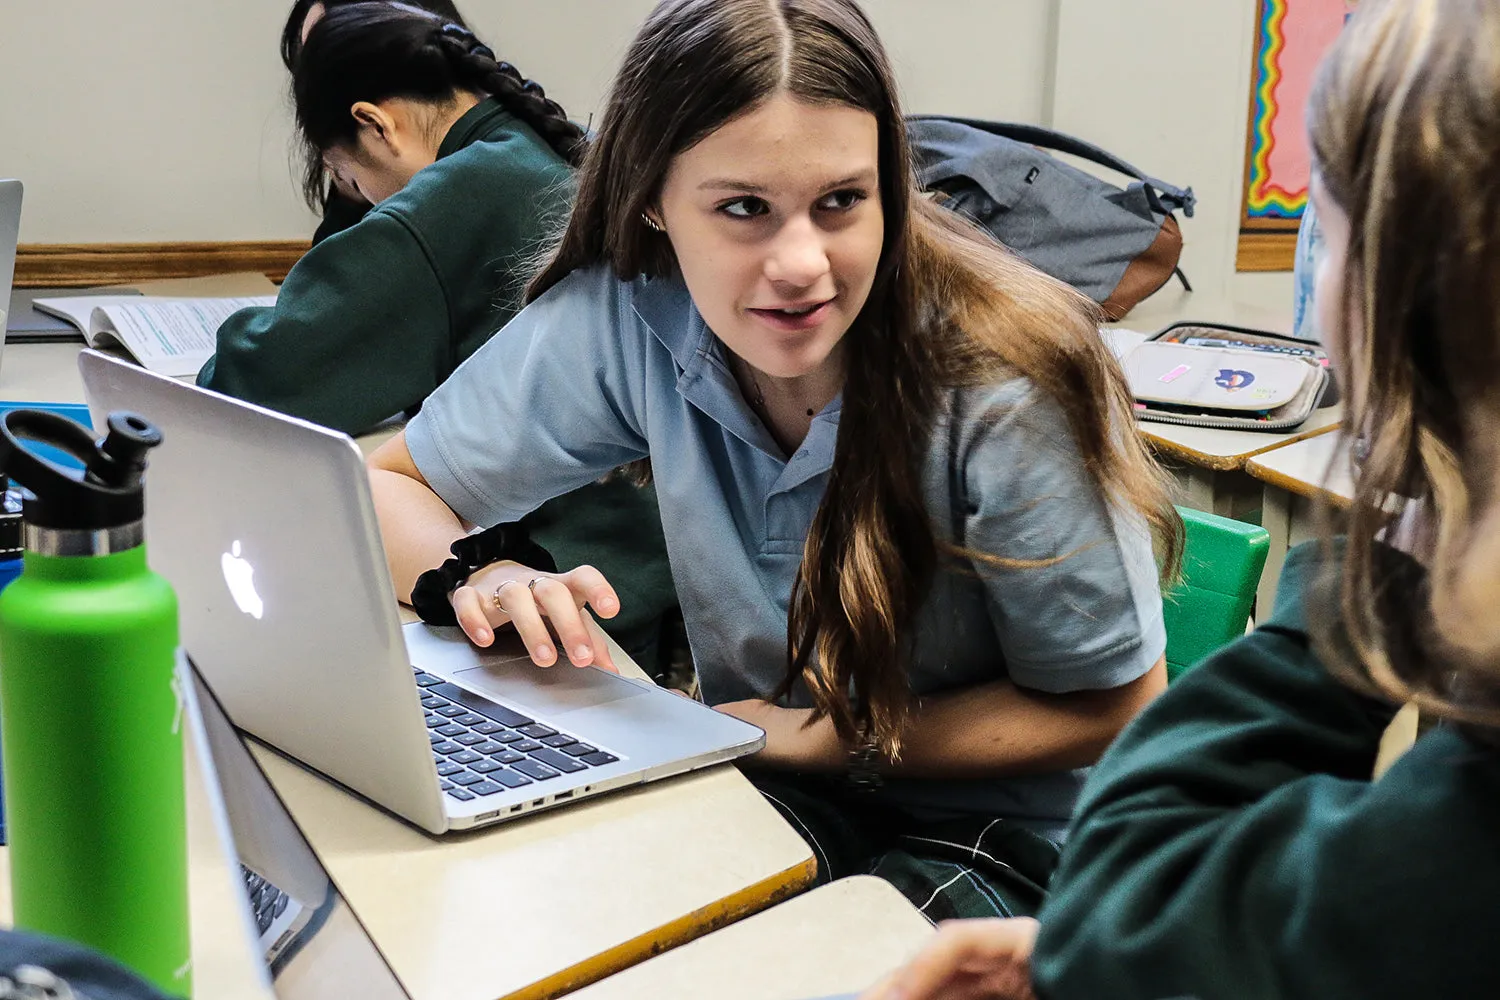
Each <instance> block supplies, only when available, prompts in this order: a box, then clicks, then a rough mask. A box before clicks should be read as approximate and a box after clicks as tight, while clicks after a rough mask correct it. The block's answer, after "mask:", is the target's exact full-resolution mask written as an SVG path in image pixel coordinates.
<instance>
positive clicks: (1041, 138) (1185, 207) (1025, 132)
mask: <svg viewBox="0 0 1500 1000" xmlns="http://www.w3.org/2000/svg"><path fill="white" fill-rule="evenodd" d="M906 119H907V121H944V122H955V123H957V124H959V125H967V126H969V127H970V128H975V129H978V130H979V131H981V132H988V133H989V134H991V135H998V136H1000V137H1001V138H1002V139H1010V140H1012V141H1014V142H1024V143H1027V144H1028V145H1032V146H1040V147H1042V148H1044V149H1051V150H1056V151H1057V152H1059V153H1067V154H1069V155H1071V156H1077V157H1081V158H1082V159H1085V160H1088V161H1089V162H1090V163H1097V164H1098V165H1099V166H1101V167H1107V168H1109V169H1110V170H1114V171H1116V172H1118V173H1122V174H1124V175H1126V176H1127V177H1134V178H1135V179H1136V180H1138V181H1141V182H1143V183H1145V184H1146V185H1148V186H1149V187H1151V188H1154V189H1155V192H1156V195H1157V197H1158V198H1159V199H1160V201H1161V203H1162V205H1163V206H1164V207H1165V208H1166V209H1167V211H1170V212H1175V211H1177V210H1178V209H1181V210H1182V214H1183V215H1185V216H1187V217H1188V218H1189V219H1191V218H1192V217H1193V208H1194V206H1196V205H1197V204H1198V196H1197V195H1195V194H1193V189H1192V188H1191V187H1188V188H1180V187H1177V186H1176V185H1175V184H1168V183H1166V182H1165V181H1159V180H1157V179H1156V178H1154V177H1151V176H1148V175H1147V174H1145V173H1143V172H1142V171H1141V170H1139V169H1138V168H1136V167H1134V166H1132V165H1131V164H1129V163H1126V162H1125V161H1124V160H1122V159H1120V158H1119V157H1118V156H1116V155H1115V154H1113V153H1111V152H1109V151H1108V150H1106V149H1101V148H1100V147H1098V146H1095V145H1094V144H1093V143H1091V142H1084V141H1083V140H1082V139H1078V138H1075V137H1074V136H1071V135H1068V134H1066V133H1064V132H1055V131H1053V130H1052V129H1050V128H1043V127H1042V126H1040V125H1022V124H1019V123H1017V122H992V121H984V120H983V119H979V118H954V117H952V116H950V115H907V116H906Z"/></svg>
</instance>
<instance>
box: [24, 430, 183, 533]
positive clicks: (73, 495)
mask: <svg viewBox="0 0 1500 1000" xmlns="http://www.w3.org/2000/svg"><path fill="white" fill-rule="evenodd" d="M108 426H109V430H108V433H106V434H105V436H104V437H103V438H102V439H101V440H97V441H96V440H95V439H94V432H93V431H92V430H90V429H89V428H87V427H85V426H83V425H82V424H80V423H77V422H76V421H73V420H69V419H68V418H67V417H64V416H62V415H60V414H57V413H51V412H48V411H46V410H11V411H10V412H9V413H7V414H5V415H4V417H0V472H3V473H4V474H5V475H7V476H9V477H10V478H11V479H12V480H14V481H15V482H17V483H19V484H21V485H22V486H24V487H25V488H26V489H27V491H28V494H27V496H26V498H25V501H24V503H23V513H22V516H23V518H24V520H25V521H26V523H28V524H33V525H36V526H37V527H39V528H52V529H56V530H65V531H66V530H79V531H100V530H104V529H106V528H118V527H120V526H122V525H126V524H131V523H133V522H135V521H139V520H141V519H142V518H143V517H144V516H145V511H146V506H145V497H144V492H145V486H144V483H143V482H142V479H141V477H142V474H143V473H144V472H145V471H146V452H147V451H149V450H150V449H152V448H154V447H156V446H157V445H159V444H161V431H159V430H157V429H156V427H154V426H153V425H152V424H151V423H150V422H149V421H147V420H146V419H145V418H144V417H140V416H137V415H136V414H134V413H126V412H123V411H122V412H118V413H111V414H110V415H109V421H108ZM24 441H37V442H40V443H42V444H50V445H52V446H53V447H54V448H59V449H61V450H62V451H65V452H67V453H68V454H70V455H73V456H74V457H76V458H77V459H78V460H79V461H80V462H82V463H83V464H84V470H83V471H79V470H77V469H65V468H63V467H62V466H60V465H57V464H55V463H53V462H51V461H48V460H47V459H45V458H42V457H41V456H39V455H37V454H35V453H34V452H31V451H29V450H28V449H27V448H26V446H25V445H24V444H23V443H22V442H24Z"/></svg>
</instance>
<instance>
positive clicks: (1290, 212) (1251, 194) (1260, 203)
mask: <svg viewBox="0 0 1500 1000" xmlns="http://www.w3.org/2000/svg"><path fill="white" fill-rule="evenodd" d="M1289 2H1290V0H1261V18H1260V25H1259V28H1258V31H1259V35H1260V44H1259V45H1258V46H1257V48H1256V54H1255V79H1256V87H1255V110H1254V113H1253V114H1252V116H1251V120H1250V132H1251V136H1252V141H1251V147H1250V178H1249V184H1248V189H1247V191H1246V197H1245V214H1246V215H1247V216H1248V217H1249V218H1252V219H1297V218H1300V217H1301V216H1302V210H1303V208H1305V207H1306V205H1307V190H1306V189H1305V188H1304V189H1303V190H1301V191H1287V190H1286V189H1285V188H1282V187H1279V186H1277V185H1276V184H1274V183H1272V181H1271V167H1270V159H1271V149H1272V147H1274V146H1275V145H1276V137H1275V136H1274V135H1273V134H1272V132H1271V126H1272V124H1273V123H1274V122H1275V121H1276V116H1277V114H1279V113H1280V110H1281V109H1280V107H1279V106H1278V105H1277V104H1276V87H1277V85H1278V84H1279V83H1281V52H1282V50H1283V49H1285V48H1286V34H1285V31H1284V28H1285V24H1286V15H1287V5H1288V3H1289Z"/></svg>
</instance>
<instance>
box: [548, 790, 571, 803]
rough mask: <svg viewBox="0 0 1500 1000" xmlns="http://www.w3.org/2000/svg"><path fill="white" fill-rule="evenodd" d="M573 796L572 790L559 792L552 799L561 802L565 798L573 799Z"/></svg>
mask: <svg viewBox="0 0 1500 1000" xmlns="http://www.w3.org/2000/svg"><path fill="white" fill-rule="evenodd" d="M572 797H573V793H572V792H558V793H557V794H556V795H554V796H552V801H553V802H561V801H562V800H563V799H571V798H572Z"/></svg>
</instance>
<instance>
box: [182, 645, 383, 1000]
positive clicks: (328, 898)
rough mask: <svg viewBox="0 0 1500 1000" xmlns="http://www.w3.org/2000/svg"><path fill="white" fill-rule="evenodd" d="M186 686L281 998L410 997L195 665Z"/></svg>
mask: <svg viewBox="0 0 1500 1000" xmlns="http://www.w3.org/2000/svg"><path fill="white" fill-rule="evenodd" d="M184 681H186V683H184ZM179 683H180V684H181V685H182V688H183V689H184V690H183V695H184V713H185V715H186V716H187V718H188V724H189V731H190V732H192V733H193V734H194V738H195V739H196V740H197V744H198V751H199V757H200V759H201V760H202V762H203V766H202V770H203V774H204V781H205V784H206V785H207V786H208V791H209V796H210V799H211V800H213V806H214V812H215V813H216V815H217V816H218V818H219V822H220V826H221V828H222V829H223V830H224V832H226V833H227V835H228V839H229V841H230V843H231V845H232V850H233V852H234V854H235V855H236V856H237V857H238V859H239V863H240V872H239V876H240V877H239V884H240V885H242V886H243V888H244V891H245V895H244V901H245V904H246V908H245V916H246V919H247V924H248V926H249V929H250V933H251V934H252V936H253V937H254V938H255V942H254V946H253V947H254V949H255V951H256V953H258V954H260V955H261V956H262V957H263V958H264V960H265V962H266V970H267V973H268V974H269V977H270V979H271V982H272V986H273V988H274V990H275V993H276V996H277V998H278V1000H343V998H346V997H356V996H357V997H361V998H366V1000H409V995H408V994H407V992H406V990H405V989H404V988H403V987H402V985H401V983H400V981H399V980H398V979H397V978H396V975H395V973H394V972H392V971H391V967H390V965H389V964H387V962H386V960H385V957H384V956H383V955H381V953H380V951H379V949H377V948H376V947H375V942H374V941H372V940H371V939H370V935H369V932H368V931H366V930H365V928H364V925H363V924H361V923H360V921H359V918H358V917H356V916H355V914H354V911H353V910H352V909H351V908H350V907H349V904H348V903H347V902H345V900H344V897H343V896H342V894H340V892H339V890H338V887H337V886H336V885H334V884H333V880H332V879H330V878H329V877H328V872H327V870H326V869H325V868H324V867H323V863H322V862H321V861H319V860H318V856H317V854H316V853H314V851H313V849H312V846H311V845H310V844H308V842H307V838H306V837H304V836H303V835H302V831H301V829H300V828H298V826H297V823H296V821H295V820H294V819H292V815H291V813H290V812H288V811H287V808H286V805H285V804H284V803H283V802H282V801H281V798H280V796H278V795H277V794H276V791H275V789H274V788H272V787H271V783H270V781H268V780H267V779H266V776H265V773H264V772H263V771H262V770H261V768H260V764H259V763H258V762H257V761H256V760H255V758H254V756H252V755H251V753H250V750H249V748H248V747H247V746H246V744H245V741H244V737H243V736H242V735H241V734H240V732H239V730H238V729H236V728H235V727H234V724H233V723H232V722H231V721H230V720H229V717H228V716H227V715H226V714H225V713H224V709H223V707H222V706H221V705H220V704H219V701H218V699H217V698H216V697H214V694H213V692H212V691H211V690H210V689H209V687H208V685H207V683H206V682H205V681H204V680H203V677H202V675H200V674H199V673H198V670H197V668H196V667H194V666H193V665H192V664H191V662H188V663H187V664H186V665H185V666H183V667H180V668H179Z"/></svg>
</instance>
